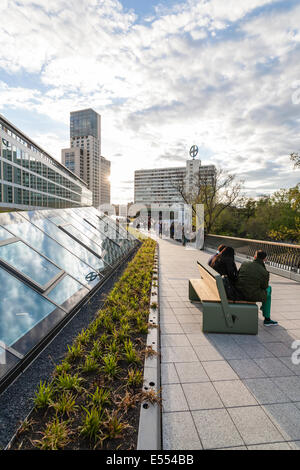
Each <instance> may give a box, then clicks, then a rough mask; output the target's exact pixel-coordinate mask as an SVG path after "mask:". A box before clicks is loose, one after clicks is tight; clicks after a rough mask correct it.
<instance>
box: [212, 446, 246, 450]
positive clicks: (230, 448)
mask: <svg viewBox="0 0 300 470" xmlns="http://www.w3.org/2000/svg"><path fill="white" fill-rule="evenodd" d="M215 450H247V447H246V446H238V447H220V449H215Z"/></svg>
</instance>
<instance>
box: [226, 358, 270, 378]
mask: <svg viewBox="0 0 300 470" xmlns="http://www.w3.org/2000/svg"><path fill="white" fill-rule="evenodd" d="M228 363H229V364H230V365H231V367H232V368H233V369H234V371H235V372H236V373H237V375H238V376H239V377H240V378H241V379H248V378H249V379H251V378H256V377H265V376H266V374H265V373H264V371H263V370H262V369H261V368H260V367H258V365H257V364H256V363H255V362H254V361H253V360H252V359H241V360H229V361H228Z"/></svg>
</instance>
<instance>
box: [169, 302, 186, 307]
mask: <svg viewBox="0 0 300 470" xmlns="http://www.w3.org/2000/svg"><path fill="white" fill-rule="evenodd" d="M169 304H170V306H171V307H172V308H185V305H184V301H183V300H176V301H171V302H169Z"/></svg>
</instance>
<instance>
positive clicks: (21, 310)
mask: <svg viewBox="0 0 300 470" xmlns="http://www.w3.org/2000/svg"><path fill="white" fill-rule="evenodd" d="M0 298H1V302H0V341H2V342H3V343H5V344H7V345H8V346H13V345H14V344H15V343H16V342H17V341H18V340H19V339H20V338H22V337H23V336H24V335H25V334H26V333H27V332H28V331H30V330H32V328H33V327H34V326H35V325H37V324H38V323H39V322H40V321H41V320H43V319H44V318H45V317H47V316H48V315H49V314H50V313H51V312H53V311H54V310H55V309H56V308H57V307H56V306H55V305H54V304H53V303H51V302H49V301H48V300H46V299H45V298H43V297H42V295H40V294H38V293H37V292H35V291H34V290H33V289H31V288H30V287H28V286H27V285H25V284H24V283H23V282H21V281H19V280H18V279H16V278H15V277H14V276H12V275H11V274H9V273H8V272H7V271H5V270H4V269H2V268H0Z"/></svg>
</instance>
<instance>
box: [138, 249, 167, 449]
mask: <svg viewBox="0 0 300 470" xmlns="http://www.w3.org/2000/svg"><path fill="white" fill-rule="evenodd" d="M154 269H156V271H157V278H158V280H157V281H156V280H152V288H151V301H150V302H151V303H150V305H152V304H153V303H154V302H155V303H156V305H157V308H155V309H154V308H151V306H150V311H149V320H148V321H149V323H152V324H153V325H154V328H150V329H149V333H148V336H147V346H151V347H152V349H153V350H154V351H155V352H156V353H157V355H153V356H149V357H146V359H145V363H144V387H143V389H144V390H145V391H147V390H153V391H155V392H156V394H159V393H160V357H159V351H160V348H159V328H158V323H159V287H158V285H157V286H156V284H158V283H159V252H158V245H157V246H156V250H155V258H154ZM160 449H161V407H160V405H159V404H156V403H155V404H151V403H149V402H143V403H142V404H141V410H140V421H139V431H138V442H137V450H160Z"/></svg>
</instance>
